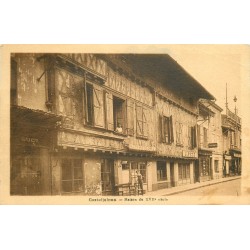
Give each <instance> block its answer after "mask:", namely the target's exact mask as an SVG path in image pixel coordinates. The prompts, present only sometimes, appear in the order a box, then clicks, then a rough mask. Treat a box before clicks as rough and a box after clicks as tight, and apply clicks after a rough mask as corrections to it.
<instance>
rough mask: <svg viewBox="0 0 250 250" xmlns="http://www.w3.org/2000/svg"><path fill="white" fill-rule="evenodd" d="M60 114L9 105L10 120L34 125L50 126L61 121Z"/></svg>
mask: <svg viewBox="0 0 250 250" xmlns="http://www.w3.org/2000/svg"><path fill="white" fill-rule="evenodd" d="M61 119H62V116H59V115H56V114H53V113H50V112H45V111H42V110H35V109H30V108H27V107H23V106H11V122H26V123H31V124H36V125H41V126H43V125H46V126H52V125H54V124H55V123H56V122H58V121H61Z"/></svg>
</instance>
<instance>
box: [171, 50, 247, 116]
mask: <svg viewBox="0 0 250 250" xmlns="http://www.w3.org/2000/svg"><path fill="white" fill-rule="evenodd" d="M167 53H169V54H170V56H172V57H173V58H174V59H175V60H176V61H177V62H178V63H179V64H180V65H181V66H182V67H183V68H184V69H185V70H186V71H187V72H188V73H189V74H191V75H192V76H193V77H194V78H195V79H196V80H198V82H199V83H201V85H203V86H204V87H205V88H206V89H207V90H208V91H209V92H210V93H211V94H212V95H213V96H214V97H215V98H216V103H217V104H218V105H219V106H220V107H221V108H223V113H224V112H225V103H226V83H227V96H228V98H227V99H228V106H229V109H230V110H231V111H233V112H234V109H235V102H234V101H233V99H234V96H236V97H237V103H236V106H237V109H238V114H239V115H240V114H241V107H240V105H241V94H242V93H241V86H242V85H243V84H247V83H246V82H245V78H243V77H242V74H243V72H245V71H246V70H247V68H246V67H247V65H246V64H245V58H247V57H248V54H247V46H245V45H170V46H169V48H168V51H167Z"/></svg>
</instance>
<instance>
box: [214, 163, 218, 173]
mask: <svg viewBox="0 0 250 250" xmlns="http://www.w3.org/2000/svg"><path fill="white" fill-rule="evenodd" d="M214 171H215V172H216V173H219V161H218V160H214Z"/></svg>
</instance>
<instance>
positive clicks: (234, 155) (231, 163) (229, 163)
mask: <svg viewBox="0 0 250 250" xmlns="http://www.w3.org/2000/svg"><path fill="white" fill-rule="evenodd" d="M222 133H223V152H224V169H223V170H224V172H223V173H224V176H231V175H240V174H241V118H240V117H239V116H238V115H237V114H236V112H235V113H233V112H232V111H230V110H229V109H228V108H227V109H226V114H223V115H222Z"/></svg>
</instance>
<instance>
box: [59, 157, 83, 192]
mask: <svg viewBox="0 0 250 250" xmlns="http://www.w3.org/2000/svg"><path fill="white" fill-rule="evenodd" d="M63 161H69V162H70V164H69V165H70V166H67V167H69V168H70V173H71V178H69V179H63V178H64V177H63ZM75 161H80V167H76V165H75ZM75 169H81V175H82V178H75V173H76V171H75ZM78 181H81V182H82V190H75V186H76V185H75V182H78ZM63 182H71V191H64V188H63ZM81 192H84V171H83V164H82V159H80V158H62V159H61V193H81Z"/></svg>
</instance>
